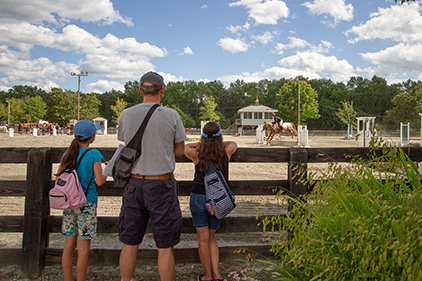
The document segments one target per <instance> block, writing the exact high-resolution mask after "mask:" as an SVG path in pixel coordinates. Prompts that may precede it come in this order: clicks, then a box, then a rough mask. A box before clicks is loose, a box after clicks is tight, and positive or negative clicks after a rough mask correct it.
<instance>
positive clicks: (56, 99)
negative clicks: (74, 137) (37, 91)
mask: <svg viewBox="0 0 422 281" xmlns="http://www.w3.org/2000/svg"><path fill="white" fill-rule="evenodd" d="M50 103H51V106H50V107H49V108H48V110H47V116H48V120H49V121H50V122H54V123H59V124H60V125H65V124H67V123H69V121H70V120H71V119H77V116H78V111H77V105H78V94H77V93H75V92H72V91H70V90H65V91H63V90H62V89H60V88H51V92H50Z"/></svg>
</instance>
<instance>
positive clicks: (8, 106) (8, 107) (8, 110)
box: [6, 100, 10, 126]
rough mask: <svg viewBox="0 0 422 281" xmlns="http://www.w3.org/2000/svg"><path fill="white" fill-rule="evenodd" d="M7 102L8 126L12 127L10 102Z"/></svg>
mask: <svg viewBox="0 0 422 281" xmlns="http://www.w3.org/2000/svg"><path fill="white" fill-rule="evenodd" d="M6 102H7V126H9V125H10V101H8V100H7V101H6Z"/></svg>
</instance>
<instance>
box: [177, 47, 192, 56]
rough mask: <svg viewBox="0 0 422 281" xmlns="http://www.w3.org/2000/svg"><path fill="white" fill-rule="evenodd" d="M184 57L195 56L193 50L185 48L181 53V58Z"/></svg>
mask: <svg viewBox="0 0 422 281" xmlns="http://www.w3.org/2000/svg"><path fill="white" fill-rule="evenodd" d="M183 55H193V51H192V49H191V48H189V47H186V48H183V52H181V53H180V54H179V56H183Z"/></svg>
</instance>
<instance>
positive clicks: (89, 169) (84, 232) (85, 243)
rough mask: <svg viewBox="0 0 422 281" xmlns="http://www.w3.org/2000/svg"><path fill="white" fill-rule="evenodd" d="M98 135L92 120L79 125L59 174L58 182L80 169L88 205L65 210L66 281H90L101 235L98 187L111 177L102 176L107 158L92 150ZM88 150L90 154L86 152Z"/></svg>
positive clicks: (76, 126) (80, 178)
mask: <svg viewBox="0 0 422 281" xmlns="http://www.w3.org/2000/svg"><path fill="white" fill-rule="evenodd" d="M96 131H97V129H96V128H95V125H94V124H93V123H92V122H91V121H90V120H81V121H79V122H77V123H76V124H75V127H74V128H73V133H74V135H75V138H74V139H73V140H72V143H71V144H70V146H69V148H68V150H67V151H66V152H65V154H64V155H63V157H62V160H61V163H60V166H59V169H58V171H57V174H56V176H57V179H58V177H59V176H60V175H61V174H62V173H63V172H64V171H65V170H67V169H73V168H75V167H76V173H77V175H78V179H79V182H80V184H81V186H82V188H83V190H84V192H85V195H86V201H87V202H86V204H85V205H83V206H82V207H80V208H77V209H65V210H63V221H62V234H63V235H65V245H64V249H63V254H62V268H63V273H64V277H65V279H66V281H74V280H79V281H85V280H86V273H87V269H88V255H89V249H90V248H91V239H92V238H94V237H95V236H96V234H97V202H98V193H97V189H96V185H97V186H101V185H103V184H104V182H105V181H106V179H107V176H104V175H102V167H101V160H102V159H103V156H102V155H101V153H100V152H99V151H98V150H96V149H90V148H89V145H90V144H91V143H93V142H94V141H95V133H96ZM86 150H89V151H88V152H86ZM84 152H85V154H84ZM82 154H84V156H83V159H82V160H81V161H80V163H79V165H76V163H77V162H78V160H79V158H80V157H81V156H82ZM57 179H56V180H57ZM78 237H79V241H78ZM76 246H77V247H78V260H77V264H76V271H77V279H74V277H73V269H72V266H73V251H74V250H75V249H76Z"/></svg>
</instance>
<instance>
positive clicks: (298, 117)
mask: <svg viewBox="0 0 422 281" xmlns="http://www.w3.org/2000/svg"><path fill="white" fill-rule="evenodd" d="M290 81H295V82H297V83H298V84H299V92H298V96H297V126H298V127H299V125H300V82H306V80H299V78H298V79H290Z"/></svg>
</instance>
